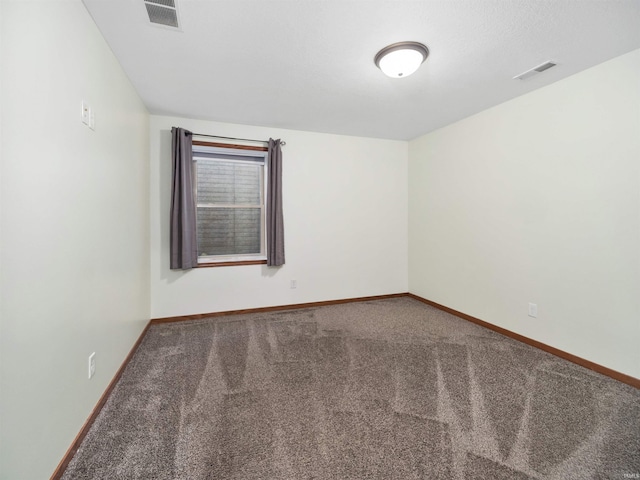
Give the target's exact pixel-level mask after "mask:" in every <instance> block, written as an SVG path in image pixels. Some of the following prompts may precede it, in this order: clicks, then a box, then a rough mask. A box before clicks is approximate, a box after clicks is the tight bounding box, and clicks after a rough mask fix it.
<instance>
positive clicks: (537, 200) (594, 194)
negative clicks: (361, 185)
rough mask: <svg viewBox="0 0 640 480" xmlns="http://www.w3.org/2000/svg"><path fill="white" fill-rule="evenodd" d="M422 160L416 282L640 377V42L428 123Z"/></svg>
mask: <svg viewBox="0 0 640 480" xmlns="http://www.w3.org/2000/svg"><path fill="white" fill-rule="evenodd" d="M409 159H410V160H409V265H410V267H409V289H410V291H411V292H413V293H415V294H417V295H420V296H422V297H425V298H428V299H430V300H433V301H435V302H438V303H441V304H444V305H446V306H448V307H451V308H454V309H456V310H459V311H462V312H464V313H466V314H469V315H472V316H475V317H478V318H481V319H483V320H486V321H488V322H491V323H493V324H496V325H499V326H501V327H504V328H507V329H509V330H512V331H515V332H517V333H520V334H522V335H525V336H527V337H530V338H533V339H535V340H539V341H541V342H544V343H546V344H549V345H552V346H554V347H557V348H559V349H561V350H565V351H567V352H569V353H572V354H575V355H578V356H580V357H583V358H586V359H589V360H591V361H594V362H596V363H599V364H602V365H604V366H607V367H609V368H612V369H614V370H617V371H620V372H623V373H626V374H629V375H633V376H635V377H640V349H638V344H640V170H639V168H640V51H634V52H631V53H629V54H627V55H624V56H621V57H618V58H615V59H613V60H611V61H608V62H606V63H604V64H601V65H598V66H596V67H593V68H591V69H589V70H586V71H584V72H581V73H579V74H577V75H574V76H572V77H569V78H567V79H565V80H562V81H559V82H557V83H554V84H552V85H550V86H547V87H544V88H541V89H539V90H536V91H534V92H532V93H529V94H527V95H524V96H522V97H519V98H516V99H514V100H511V101H509V102H506V103H504V104H501V105H498V106H496V107H494V108H491V109H489V110H486V111H484V112H481V113H479V114H477V115H474V116H472V117H469V118H467V119H465V120H462V121H460V122H457V123H455V124H452V125H450V126H447V127H445V128H442V129H440V130H437V131H434V132H432V133H430V134H428V135H424V136H422V137H420V138H418V139H416V140H414V141H412V142H411V143H410V149H409ZM529 302H533V303H536V304H537V305H538V309H539V315H538V318H537V319H533V318H530V317H528V316H527V307H528V303H529Z"/></svg>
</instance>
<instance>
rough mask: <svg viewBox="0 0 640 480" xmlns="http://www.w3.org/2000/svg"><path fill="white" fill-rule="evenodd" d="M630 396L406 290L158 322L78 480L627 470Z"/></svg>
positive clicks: (630, 463)
mask: <svg viewBox="0 0 640 480" xmlns="http://www.w3.org/2000/svg"><path fill="white" fill-rule="evenodd" d="M637 474H640V391H638V390H636V389H634V388H633V387H630V386H628V385H625V384H622V383H619V382H617V381H614V380H612V379H610V378H607V377H604V376H602V375H599V374H597V373H594V372H592V371H590V370H587V369H585V368H582V367H580V366H577V365H574V364H572V363H569V362H567V361H565V360H562V359H559V358H557V357H554V356H552V355H550V354H547V353H545V352H542V351H540V350H537V349H535V348H533V347H529V346H527V345H524V344H522V343H519V342H516V341H514V340H511V339H509V338H507V337H504V336H502V335H499V334H497V333H495V332H492V331H490V330H487V329H485V328H482V327H479V326H477V325H474V324H472V323H469V322H466V321H464V320H461V319H459V318H457V317H454V316H452V315H449V314H447V313H444V312H441V311H439V310H437V309H434V308H432V307H429V306H427V305H424V304H422V303H420V302H418V301H416V300H413V299H410V298H395V299H387V300H375V301H369V302H360V303H350V304H343V305H335V306H327V307H317V308H308V309H300V310H290V311H282V312H272V313H256V314H247V315H234V316H227V317H217V318H213V319H205V320H197V321H188V322H178V323H168V324H161V325H155V326H152V327H151V328H150V329H149V331H148V333H147V334H146V336H145V338H144V339H143V341H142V344H141V346H140V348H139V349H138V351H137V352H136V354H135V355H134V357H133V359H132V360H131V362H130V363H129V365H128V367H127V368H126V370H125V372H124V374H123V376H122V377H121V379H120V381H119V382H118V384H117V385H116V387H115V389H114V390H113V392H112V394H111V396H110V397H109V399H108V401H107V402H106V404H105V406H104V408H103V410H102V412H101V413H100V415H99V416H98V418H97V419H96V421H95V423H94V424H93V426H92V428H91V430H90V431H89V433H88V435H87V436H86V437H85V440H84V442H83V443H82V445H81V447H80V449H79V450H78V452H77V453H76V455H75V457H74V458H73V460H72V461H71V463H70V464H69V466H68V467H67V470H66V472H65V474H64V476H63V479H64V480H72V479H109V480H114V479H189V480H192V479H193V480H196V479H198V480H199V479H211V480H214V479H216V480H218V479H219V480H257V479H261V480H269V479H292V480H298V479H300V480H302V479H316V480H329V479H332V480H333V479H335V480H349V479H354V480H355V479H384V480H387V479H398V480H409V479H429V480H436V479H459V480H462V479H480V480H525V479H561V480H568V479H580V480H585V479H624V478H639V477H638V476H636V475H637Z"/></svg>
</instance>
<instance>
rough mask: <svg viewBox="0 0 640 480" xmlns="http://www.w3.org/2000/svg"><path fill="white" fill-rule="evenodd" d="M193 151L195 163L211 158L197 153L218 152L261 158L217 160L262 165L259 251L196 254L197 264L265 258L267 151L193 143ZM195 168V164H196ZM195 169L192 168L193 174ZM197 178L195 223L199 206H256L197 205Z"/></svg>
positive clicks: (194, 185)
mask: <svg viewBox="0 0 640 480" xmlns="http://www.w3.org/2000/svg"><path fill="white" fill-rule="evenodd" d="M192 152H193V161H194V163H197V161H198V159H200V160H211V159H210V158H209V157H205V156H198V153H210V154H216V153H219V154H221V155H236V156H242V157H251V158H262V160H258V161H256V160H246V161H243V160H229V159H220V160H219V161H222V162H224V161H227V162H230V163H236V164H237V163H241V164H251V165H255V164H259V165H262V169H261V175H262V178H261V184H262V189H261V190H260V224H261V227H262V229H261V233H262V234H261V235H260V253H254V254H246V255H204V256H200V255H198V264H199V265H200V264H202V265H206V264H215V263H228V262H251V261H263V260H267V254H266V251H267V249H266V247H267V244H266V242H267V212H266V210H267V201H266V199H267V188H268V186H267V181H266V179H267V168H268V167H267V157H268V155H269V154H268V152H266V151H261V150H243V149H235V148H225V147H208V146H204V145H194V146H193V147H192ZM196 168H197V166H196ZM196 172H197V170H195V169H194V174H195V173H196ZM197 184H198V182H197V179H195V178H194V181H193V188H194V196H195V199H196V223H197V211H198V207H200V208H243V207H244V208H247V207H249V208H257V206H256V205H253V204H251V205H239V204H233V205H223V204H217V205H215V206H213V205H211V204H202V205H199V204H198V203H197V199H198V190H197Z"/></svg>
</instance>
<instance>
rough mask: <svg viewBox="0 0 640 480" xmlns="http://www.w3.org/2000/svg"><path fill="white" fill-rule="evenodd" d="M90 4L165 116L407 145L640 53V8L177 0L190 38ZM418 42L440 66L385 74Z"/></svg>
mask: <svg viewBox="0 0 640 480" xmlns="http://www.w3.org/2000/svg"><path fill="white" fill-rule="evenodd" d="M84 3H85V5H86V6H87V8H88V10H89V12H90V13H91V15H92V16H93V18H94V20H95V22H96V23H97V25H98V27H99V28H100V30H101V32H102V34H103V35H104V37H105V38H106V40H107V42H108V43H109V45H110V46H111V48H112V50H113V52H114V53H115V55H116V57H117V58H118V60H119V61H120V63H121V64H122V66H123V68H124V70H125V71H126V73H127V74H128V76H129V78H130V79H131V81H132V82H133V85H134V86H135V88H136V89H137V91H138V93H139V94H140V97H141V98H142V100H143V101H144V103H145V104H146V106H147V108H148V109H149V111H150V112H151V113H152V114H166V115H175V116H182V117H189V118H198V119H207V120H214V121H222V122H229V123H240V124H248V125H261V126H268V127H279V128H290V129H296V130H308V131H315V132H325V133H337V134H345V135H358V136H365V137H377V138H389V139H399V140H409V139H412V138H415V137H417V136H419V135H422V134H424V133H427V132H430V131H432V130H434V129H436V128H439V127H442V126H444V125H447V124H449V123H452V122H454V121H456V120H459V119H462V118H465V117H467V116H469V115H472V114H474V113H476V112H479V111H481V110H484V109H486V108H488V107H491V106H493V105H496V104H499V103H501V102H504V101H506V100H508V99H510V98H513V97H516V96H519V95H522V94H524V93H526V92H528V91H531V90H534V89H537V88H540V87H542V86H544V85H547V84H549V83H552V82H555V81H557V80H560V79H561V78H564V77H567V76H569V75H572V74H574V73H577V72H579V71H581V70H584V69H586V68H588V67H591V66H593V65H596V64H598V63H601V62H603V61H606V60H608V59H611V58H613V57H616V56H618V55H621V54H624V53H626V52H629V51H631V50H634V49H637V48H640V0H597V1H594V0H434V1H431V0H419V1H407V0H385V1H382V0H279V1H276V0H230V1H227V0H224V1H220V0H176V3H177V6H178V11H179V16H180V27H181V31H176V30H175V29H168V28H163V27H158V26H155V25H153V24H151V23H149V19H148V16H147V13H146V9H145V6H144V4H143V0H84ZM406 40H411V41H418V42H421V43H424V44H425V45H427V46H428V47H429V49H430V52H431V54H430V56H429V58H428V59H427V61H426V62H425V63H424V64H423V65H422V67H421V68H420V69H419V70H418V71H417V72H416V73H415V74H413V75H412V76H410V77H406V78H399V79H392V78H388V77H386V76H385V75H384V74H383V73H382V72H381V71H380V70H378V68H377V67H376V66H375V65H374V63H373V57H374V56H375V54H376V53H377V52H378V50H380V49H381V48H382V47H384V46H386V45H388V44H391V43H395V42H399V41H406ZM547 60H551V61H554V62H556V63H557V64H558V65H557V66H556V67H554V68H551V69H549V70H547V71H545V72H544V73H541V74H539V75H537V76H534V77H532V78H530V79H527V80H513V79H512V77H513V76H514V75H517V74H519V73H521V72H523V71H525V70H528V69H530V68H532V67H535V66H537V65H539V64H541V63H543V62H545V61H547ZM612 88H615V86H614V85H612Z"/></svg>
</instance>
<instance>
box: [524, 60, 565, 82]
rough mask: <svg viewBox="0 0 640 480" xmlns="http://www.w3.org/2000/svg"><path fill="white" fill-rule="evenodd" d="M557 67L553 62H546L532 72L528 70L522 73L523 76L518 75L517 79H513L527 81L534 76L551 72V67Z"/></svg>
mask: <svg viewBox="0 0 640 480" xmlns="http://www.w3.org/2000/svg"><path fill="white" fill-rule="evenodd" d="M555 66H556V64H555V63H553V62H544V63H541V64H540V65H538V66H537V67H533V68H532V69H531V70H527V71H526V72H522V73H521V74H519V75H516V76H515V77H513V79H514V80H525V79H527V78H529V77H533V76H534V75H537V74H538V73H542V72H544V71H545V70H549V69H550V68H551V67H555Z"/></svg>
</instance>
